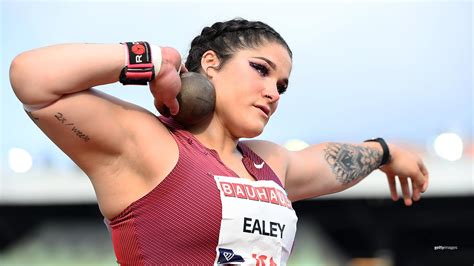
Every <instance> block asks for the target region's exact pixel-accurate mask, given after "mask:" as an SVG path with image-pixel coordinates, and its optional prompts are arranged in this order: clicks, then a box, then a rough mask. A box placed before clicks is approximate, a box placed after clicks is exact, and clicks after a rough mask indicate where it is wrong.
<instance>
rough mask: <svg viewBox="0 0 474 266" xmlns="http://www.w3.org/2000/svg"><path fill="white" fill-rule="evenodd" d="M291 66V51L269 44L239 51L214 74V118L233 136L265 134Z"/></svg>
mask: <svg viewBox="0 0 474 266" xmlns="http://www.w3.org/2000/svg"><path fill="white" fill-rule="evenodd" d="M291 67H292V62H291V58H290V55H289V54H288V51H287V50H286V49H285V48H284V47H283V46H282V45H280V44H278V43H275V42H269V43H268V42H267V43H264V44H262V45H261V46H259V47H258V48H256V49H244V50H240V51H238V52H237V53H235V54H234V55H233V57H232V58H230V59H229V60H228V61H227V62H226V64H225V65H224V66H223V67H222V68H221V69H220V70H218V71H213V74H212V82H213V84H214V86H215V88H216V110H215V115H216V116H217V118H218V119H219V120H220V122H221V123H222V124H223V126H224V127H225V128H227V129H228V130H229V131H230V133H231V134H232V135H233V136H234V137H237V138H241V137H245V138H252V137H255V136H258V135H260V134H261V133H262V131H263V128H264V127H265V125H266V124H267V123H268V120H269V119H270V117H271V116H272V115H273V114H274V113H275V111H276V109H277V106H278V101H279V99H280V96H281V95H280V94H281V93H282V92H284V91H285V90H286V87H287V86H288V79H289V76H290V72H291Z"/></svg>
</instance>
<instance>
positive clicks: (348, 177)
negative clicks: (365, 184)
mask: <svg viewBox="0 0 474 266" xmlns="http://www.w3.org/2000/svg"><path fill="white" fill-rule="evenodd" d="M324 158H325V159H326V161H327V162H328V164H329V165H330V166H331V169H332V172H333V173H334V175H336V179H337V180H338V181H339V182H341V183H343V184H348V183H350V182H352V181H354V180H356V179H357V178H359V177H361V178H363V177H366V176H367V175H369V174H370V173H371V172H372V171H373V170H374V169H377V167H378V166H379V165H380V162H381V161H382V153H381V152H378V151H377V150H376V149H373V148H368V147H362V146H356V145H349V144H340V143H329V144H328V145H327V147H326V149H325V150H324Z"/></svg>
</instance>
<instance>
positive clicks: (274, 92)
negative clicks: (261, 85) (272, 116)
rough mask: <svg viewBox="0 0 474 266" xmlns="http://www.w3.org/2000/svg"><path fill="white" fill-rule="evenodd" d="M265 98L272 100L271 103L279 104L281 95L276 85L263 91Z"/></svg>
mask: <svg viewBox="0 0 474 266" xmlns="http://www.w3.org/2000/svg"><path fill="white" fill-rule="evenodd" d="M263 97H265V98H267V99H269V100H270V103H274V102H277V101H278V100H279V99H280V93H278V89H277V86H276V85H273V86H269V87H267V89H265V90H264V91H263Z"/></svg>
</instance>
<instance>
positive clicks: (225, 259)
mask: <svg viewBox="0 0 474 266" xmlns="http://www.w3.org/2000/svg"><path fill="white" fill-rule="evenodd" d="M230 262H245V261H244V259H243V258H242V256H240V255H237V254H235V253H234V251H233V250H232V249H227V248H219V259H217V263H219V264H224V263H230Z"/></svg>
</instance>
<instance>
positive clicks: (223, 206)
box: [107, 116, 297, 265]
mask: <svg viewBox="0 0 474 266" xmlns="http://www.w3.org/2000/svg"><path fill="white" fill-rule="evenodd" d="M158 118H159V120H160V121H161V122H162V123H163V124H164V125H165V126H166V127H167V128H168V129H169V131H170V132H171V134H172V136H173V138H174V139H175V141H176V143H177V145H178V149H179V159H178V162H177V163H176V166H175V167H174V168H173V170H172V171H171V172H170V173H169V174H168V176H167V177H166V178H165V179H164V180H163V181H162V182H161V183H160V184H158V185H157V186H156V187H155V188H154V189H153V190H151V191H150V192H149V193H148V194H146V195H145V196H143V197H142V198H140V199H138V200H137V201H135V202H133V203H132V204H130V205H129V206H128V207H127V208H126V209H125V210H123V211H122V212H121V213H120V214H119V215H117V216H116V217H114V218H113V219H112V220H110V221H107V223H108V227H109V230H110V231H111V235H112V242H113V246H114V251H115V255H116V257H117V262H118V263H119V264H121V265H163V264H192V265H212V264H214V265H221V264H236V263H237V264H240V263H243V264H246V265H247V264H250V265H252V264H253V265H285V264H286V261H287V259H288V256H289V254H290V252H291V248H292V246H293V240H294V236H295V233H296V221H297V217H296V215H295V212H294V210H293V208H292V206H291V202H290V201H289V200H288V198H287V196H286V192H285V190H284V189H283V186H282V184H281V182H280V180H279V178H278V177H277V175H276V174H275V173H274V172H273V170H272V169H271V168H270V167H269V166H268V165H267V164H266V162H264V161H263V160H262V159H261V158H260V157H259V156H258V155H256V154H255V153H253V152H252V151H251V150H250V149H249V148H248V147H247V146H245V145H244V144H243V143H241V142H239V143H238V146H237V147H238V149H239V151H240V152H241V153H242V155H243V159H242V162H243V164H244V165H245V167H246V168H247V170H248V172H249V173H250V174H251V175H252V176H253V177H254V178H255V179H256V181H252V180H248V179H245V178H238V176H237V174H236V173H234V172H233V171H232V170H231V169H230V168H228V167H227V166H226V165H224V163H223V162H222V161H221V159H220V158H219V155H218V153H217V152H216V151H215V150H212V149H208V148H206V147H205V146H203V145H202V144H201V143H200V142H199V141H198V140H197V139H196V138H195V137H194V136H193V135H192V134H191V133H190V132H188V131H186V130H184V129H183V127H182V126H180V125H179V124H178V123H177V122H175V121H174V120H173V119H171V118H166V117H163V116H160V117H158Z"/></svg>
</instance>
